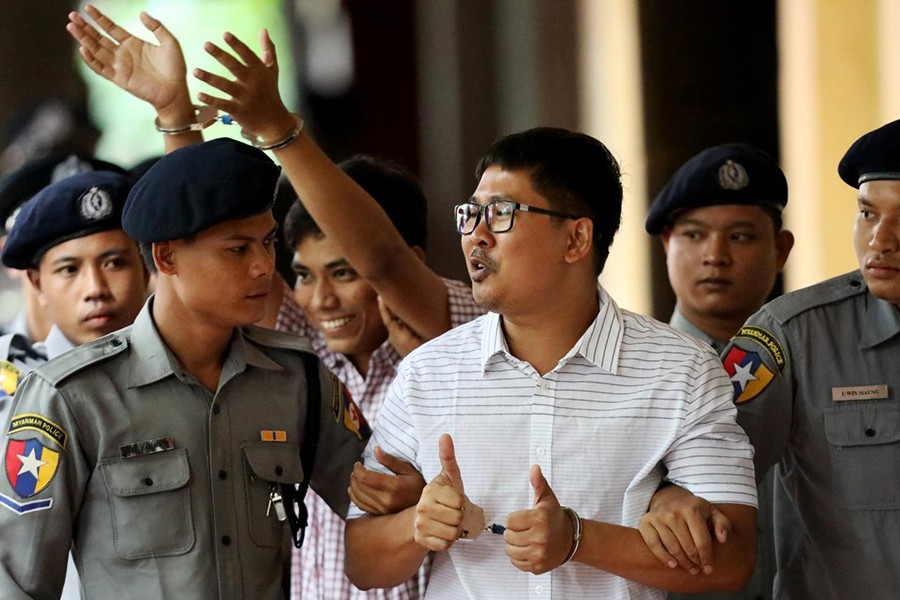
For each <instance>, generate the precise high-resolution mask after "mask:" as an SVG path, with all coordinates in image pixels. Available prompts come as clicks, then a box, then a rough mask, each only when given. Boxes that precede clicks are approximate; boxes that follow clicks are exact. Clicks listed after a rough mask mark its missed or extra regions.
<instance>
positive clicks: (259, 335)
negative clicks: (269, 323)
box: [241, 325, 316, 354]
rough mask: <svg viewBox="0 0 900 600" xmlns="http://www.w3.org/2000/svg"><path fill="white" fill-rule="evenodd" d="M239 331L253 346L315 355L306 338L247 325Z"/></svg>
mask: <svg viewBox="0 0 900 600" xmlns="http://www.w3.org/2000/svg"><path fill="white" fill-rule="evenodd" d="M241 331H242V332H243V334H244V337H246V338H247V339H248V340H250V341H251V342H253V343H254V344H259V345H261V346H269V347H271V348H284V349H287V350H299V351H301V352H310V353H312V354H315V353H316V351H315V350H314V349H313V347H312V344H311V343H310V342H309V340H308V339H307V338H305V337H304V336H301V335H296V334H294V333H287V332H286V331H276V330H274V329H267V328H265V327H257V326H256V325H248V326H246V327H242V328H241Z"/></svg>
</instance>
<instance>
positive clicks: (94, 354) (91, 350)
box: [34, 327, 131, 386]
mask: <svg viewBox="0 0 900 600" xmlns="http://www.w3.org/2000/svg"><path fill="white" fill-rule="evenodd" d="M130 332H131V328H130V327H129V328H126V329H123V330H121V331H117V332H115V333H110V334H108V335H105V336H103V337H102V338H99V339H96V340H93V341H90V342H87V343H86V344H82V345H80V346H78V347H76V348H74V349H72V350H70V351H69V352H66V353H65V354H63V355H62V356H59V357H57V358H56V359H54V360H51V361H50V362H48V363H45V364H43V365H41V366H40V367H38V368H37V369H35V370H34V372H35V373H37V374H39V375H40V376H41V377H43V378H44V379H46V380H47V381H48V382H49V383H51V384H52V385H54V386H56V385H59V384H60V383H62V382H63V381H64V380H65V379H67V378H69V377H71V376H72V375H74V374H75V373H78V372H79V371H81V370H84V369H86V368H88V367H90V366H91V365H93V364H96V363H98V362H101V361H104V360H107V359H109V358H111V357H113V356H116V355H117V354H121V353H122V352H124V351H125V350H127V349H128V339H129V334H130Z"/></svg>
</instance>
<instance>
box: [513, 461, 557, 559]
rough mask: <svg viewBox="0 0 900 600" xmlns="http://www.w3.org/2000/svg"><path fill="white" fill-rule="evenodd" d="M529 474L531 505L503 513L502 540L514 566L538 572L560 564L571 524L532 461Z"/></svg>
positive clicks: (538, 468)
mask: <svg viewBox="0 0 900 600" xmlns="http://www.w3.org/2000/svg"><path fill="white" fill-rule="evenodd" d="M529 476H530V479H531V488H532V489H533V490H534V506H533V508H531V509H530V510H520V511H518V512H514V513H510V514H509V516H507V517H506V532H505V533H504V534H503V540H504V542H505V543H506V555H507V556H509V558H510V560H511V561H512V564H513V565H515V566H516V568H519V569H521V570H523V571H528V572H529V573H534V574H535V575H540V574H541V573H546V572H547V571H550V570H552V569H555V568H556V567H558V566H560V565H561V564H563V562H564V561H565V559H566V556H567V555H568V554H569V550H571V548H572V540H573V536H574V526H573V524H572V520H571V519H570V518H569V516H568V515H567V514H566V513H565V512H564V511H563V510H562V508H561V507H560V504H559V500H557V499H556V494H554V493H553V490H552V489H551V488H550V484H549V483H547V480H546V479H545V478H544V474H543V473H541V468H540V467H539V466H538V465H532V467H531V472H530V473H529Z"/></svg>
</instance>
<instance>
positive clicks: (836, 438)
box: [825, 400, 900, 510]
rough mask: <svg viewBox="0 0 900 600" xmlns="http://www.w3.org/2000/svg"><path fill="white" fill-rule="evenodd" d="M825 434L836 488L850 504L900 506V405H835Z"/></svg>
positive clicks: (827, 415)
mask: <svg viewBox="0 0 900 600" xmlns="http://www.w3.org/2000/svg"><path fill="white" fill-rule="evenodd" d="M880 402H889V401H887V400H883V401H880ZM825 436H826V438H827V439H828V444H829V447H830V450H831V460H832V466H833V475H832V484H833V487H834V493H835V495H836V496H837V498H838V500H839V501H840V502H841V504H842V505H843V506H844V507H845V508H849V509H858V510H859V509H862V510H878V509H896V508H900V405H897V404H859V405H851V406H834V407H830V408H828V409H826V411H825Z"/></svg>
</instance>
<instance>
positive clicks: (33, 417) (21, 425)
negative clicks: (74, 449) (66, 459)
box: [9, 413, 69, 450]
mask: <svg viewBox="0 0 900 600" xmlns="http://www.w3.org/2000/svg"><path fill="white" fill-rule="evenodd" d="M27 429H31V430H34V431H39V432H41V433H43V434H44V435H46V436H47V437H49V438H50V439H52V440H53V441H54V442H56V443H57V444H59V447H60V448H62V449H63V450H65V449H66V440H67V439H68V438H69V434H67V433H66V430H65V429H63V428H62V427H60V426H59V425H57V424H56V423H54V422H53V421H51V420H50V419H47V418H45V417H44V416H42V415H39V414H37V413H22V414H20V415H16V416H14V417H13V418H12V421H10V423H9V433H10V434H13V433H17V432H19V431H25V430H27Z"/></svg>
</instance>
